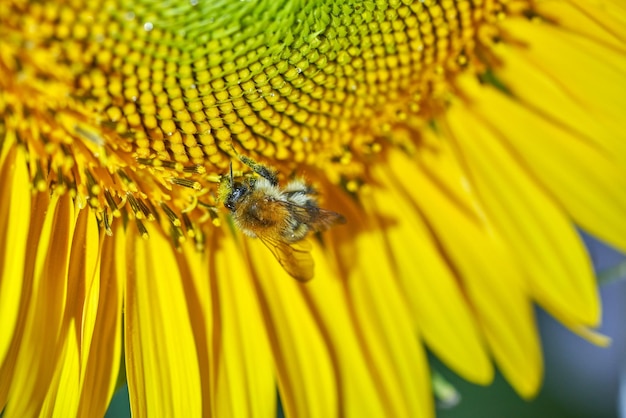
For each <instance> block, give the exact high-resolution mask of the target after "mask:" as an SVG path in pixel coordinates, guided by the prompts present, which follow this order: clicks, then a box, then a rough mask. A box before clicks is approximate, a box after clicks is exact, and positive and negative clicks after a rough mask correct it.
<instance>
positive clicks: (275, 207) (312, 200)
mask: <svg viewBox="0 0 626 418" xmlns="http://www.w3.org/2000/svg"><path fill="white" fill-rule="evenodd" d="M239 158H240V160H241V161H242V162H243V163H244V164H246V165H247V166H248V167H250V168H251V169H252V171H254V172H255V173H256V174H257V175H258V176H247V177H245V178H244V179H243V180H242V181H235V179H234V177H233V168H232V164H231V166H230V176H229V177H223V178H222V182H221V184H220V191H219V198H220V200H221V201H223V202H224V206H226V208H228V209H229V210H230V212H231V215H232V218H233V220H234V223H235V225H236V226H237V227H238V228H239V229H240V230H241V231H242V232H243V233H244V234H246V235H248V236H250V237H256V238H259V239H260V240H261V241H262V242H263V244H265V245H266V246H267V248H269V249H270V251H271V252H272V254H274V257H276V259H277V260H278V262H279V263H280V264H281V265H282V266H283V268H284V269H285V270H286V271H287V273H289V274H290V275H291V276H292V277H294V278H295V279H297V280H300V281H307V280H310V279H312V278H313V267H314V263H313V257H312V256H311V244H310V243H309V242H308V241H307V240H306V239H305V238H306V237H307V235H308V234H309V233H311V232H318V231H324V230H326V229H328V228H330V227H331V226H333V225H334V224H337V223H344V222H345V219H344V217H343V216H342V215H340V214H338V213H336V212H333V211H330V210H326V209H322V208H320V207H319V206H318V203H317V200H316V195H315V190H314V189H313V188H312V187H311V186H310V185H308V184H306V183H305V182H304V181H303V180H293V181H291V182H289V183H288V184H287V185H286V186H285V187H284V188H281V187H279V185H278V177H277V173H276V171H274V170H272V169H270V168H268V167H266V166H264V165H262V164H259V163H257V162H255V161H254V160H252V159H250V158H248V157H245V156H239Z"/></svg>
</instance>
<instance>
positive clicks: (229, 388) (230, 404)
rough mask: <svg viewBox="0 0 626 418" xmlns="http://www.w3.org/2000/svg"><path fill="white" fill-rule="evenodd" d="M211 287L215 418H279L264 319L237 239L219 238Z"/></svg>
mask: <svg viewBox="0 0 626 418" xmlns="http://www.w3.org/2000/svg"><path fill="white" fill-rule="evenodd" d="M215 235H216V236H215V237H214V239H215V241H214V242H213V243H212V244H213V245H212V248H214V250H213V251H211V253H210V259H211V270H210V277H211V286H212V293H213V296H214V298H215V299H214V300H215V307H214V311H213V312H212V313H210V315H211V316H213V317H214V321H215V324H214V326H215V333H214V338H215V341H214V343H213V347H214V349H215V353H214V356H215V358H216V363H215V368H216V370H215V372H214V373H215V374H216V376H215V385H216V387H215V393H214V399H213V402H214V403H215V407H214V416H216V417H242V418H246V417H250V418H252V417H271V416H274V415H276V381H275V378H274V370H273V364H272V356H271V350H270V343H269V340H268V337H267V332H266V329H265V324H264V322H263V314H262V311H261V309H260V307H259V302H258V299H257V295H256V292H255V289H254V283H253V282H252V278H251V273H250V270H249V269H248V265H247V264H246V263H245V262H243V260H242V254H241V250H240V249H239V248H238V247H237V246H236V245H235V240H234V239H233V238H232V236H225V235H222V234H217V233H216V234H215Z"/></svg>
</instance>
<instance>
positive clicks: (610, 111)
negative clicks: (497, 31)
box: [493, 2, 626, 164]
mask: <svg viewBox="0 0 626 418" xmlns="http://www.w3.org/2000/svg"><path fill="white" fill-rule="evenodd" d="M546 3H550V4H554V5H559V9H561V8H565V9H566V10H565V11H570V9H571V7H567V3H564V2H546ZM564 15H565V16H569V14H567V13H564ZM564 19H565V17H564V16H563V15H560V16H559V20H564ZM581 19H584V20H583V21H582V22H579V25H580V26H579V27H581V28H588V27H593V25H594V22H593V21H592V20H590V19H589V18H587V17H584V16H583V17H582V18H581ZM566 21H567V20H566ZM505 28H506V29H507V33H510V34H512V35H514V36H515V38H516V39H524V42H525V43H528V45H527V46H519V45H509V44H507V43H501V44H499V45H497V46H494V48H493V52H494V53H495V54H496V56H497V57H498V58H499V59H501V60H502V63H503V65H502V66H501V67H498V69H497V77H498V78H499V79H501V80H502V81H503V82H504V84H505V85H506V86H507V88H509V89H510V90H511V91H512V93H513V95H514V96H515V97H516V98H517V99H519V100H521V101H522V103H524V104H525V105H526V107H528V109H529V110H532V111H534V112H536V113H537V114H538V116H541V117H543V118H545V119H546V120H548V121H550V122H551V123H553V124H555V125H559V126H560V127H561V128H562V129H563V130H566V131H568V132H570V133H571V134H572V135H575V136H577V137H580V138H581V139H584V140H585V141H586V142H588V143H590V144H596V145H597V147H598V148H600V150H601V151H603V152H604V153H606V154H608V155H610V157H611V158H615V159H616V160H617V161H620V162H621V164H626V141H625V140H624V129H623V111H622V109H624V106H626V97H625V96H626V86H625V85H626V45H625V44H622V50H621V51H616V50H615V48H613V47H608V46H607V45H605V44H604V43H601V42H599V41H597V39H596V38H597V37H591V36H592V35H591V34H588V35H586V36H581V35H577V34H575V33H570V32H568V31H565V30H563V29H561V28H558V27H554V26H551V25H549V24H546V23H543V24H532V23H530V22H528V21H526V20H522V19H511V20H510V21H507V22H506V25H505ZM553 51H559V53H558V54H554V53H553ZM573 68H576V71H572V69H573Z"/></svg>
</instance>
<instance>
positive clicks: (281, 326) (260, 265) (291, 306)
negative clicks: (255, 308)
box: [244, 238, 339, 418]
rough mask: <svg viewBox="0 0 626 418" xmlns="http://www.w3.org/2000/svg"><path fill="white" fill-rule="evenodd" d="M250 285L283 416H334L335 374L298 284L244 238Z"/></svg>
mask: <svg viewBox="0 0 626 418" xmlns="http://www.w3.org/2000/svg"><path fill="white" fill-rule="evenodd" d="M244 243H245V244H246V247H247V248H248V251H249V257H250V260H251V263H252V265H253V266H254V273H253V274H254V276H253V277H254V284H255V288H256V291H257V298H258V299H259V303H260V308H261V311H262V314H263V318H264V321H265V330H266V332H267V333H268V334H269V336H270V342H271V347H272V352H273V358H274V359H275V361H276V365H275V367H276V372H277V374H278V387H279V390H280V393H281V396H282V400H283V406H284V408H285V413H286V415H287V416H293V417H303V418H305V417H325V416H335V415H336V410H337V405H338V401H339V400H338V398H337V389H336V381H337V377H336V375H335V370H334V366H333V362H332V358H331V356H330V353H329V352H328V347H327V346H326V344H325V340H324V336H323V334H322V333H321V332H320V330H319V328H318V326H317V323H316V320H315V318H313V317H312V315H311V312H310V311H309V309H308V306H307V304H306V301H305V300H304V299H303V295H302V293H301V290H300V286H304V285H301V284H299V282H297V281H296V280H294V279H293V278H292V277H290V276H288V275H287V273H285V272H284V271H283V269H282V267H281V266H280V264H278V262H277V261H276V260H275V259H274V258H273V256H272V255H271V253H270V252H269V250H268V249H267V248H265V246H264V245H263V244H262V243H261V242H260V240H255V239H249V238H247V239H245V241H244Z"/></svg>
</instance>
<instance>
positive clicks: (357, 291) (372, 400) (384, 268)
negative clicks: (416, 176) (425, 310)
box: [311, 196, 433, 417]
mask: <svg viewBox="0 0 626 418" xmlns="http://www.w3.org/2000/svg"><path fill="white" fill-rule="evenodd" d="M337 198H339V197H337ZM342 199H345V201H343V202H342V204H341V207H342V208H344V209H346V212H345V213H344V215H345V216H346V218H347V219H348V224H347V225H345V226H342V227H338V228H337V229H336V230H335V231H333V234H332V235H333V236H334V237H335V240H334V246H335V251H336V254H337V257H338V264H339V265H340V266H342V265H343V270H344V273H345V277H346V278H345V279H344V280H345V283H342V282H337V281H335V280H333V281H330V284H333V285H343V287H345V289H344V290H343V292H345V296H344V298H345V301H343V302H342V300H341V299H338V300H336V301H335V300H333V299H331V298H329V297H328V295H333V294H335V293H337V290H335V291H331V290H333V289H332V288H329V289H328V290H327V289H326V288H324V287H322V285H325V286H328V284H327V283H328V282H329V281H328V280H324V277H321V278H320V279H317V278H316V279H315V280H316V282H315V283H312V284H311V290H312V291H315V296H316V299H317V302H318V305H317V307H316V308H317V310H318V311H320V312H321V313H325V315H324V316H323V318H327V319H326V321H321V322H322V323H324V324H331V325H335V323H336V322H338V321H339V318H343V317H344V316H345V317H347V318H350V320H351V322H352V323H348V324H349V326H350V328H347V329H345V330H341V329H337V330H336V331H335V334H334V335H335V336H336V339H335V340H334V341H333V345H332V346H331V347H334V349H335V350H337V352H338V353H340V354H341V355H342V357H340V361H339V362H338V363H339V364H340V365H342V364H343V363H344V362H348V361H351V362H353V363H355V362H356V361H357V360H359V361H361V362H362V364H361V365H359V364H358V363H357V364H356V366H352V367H350V369H357V367H359V368H362V369H363V370H362V372H365V375H364V376H363V378H359V379H358V380H362V382H361V385H363V386H364V385H365V383H368V388H370V387H369V385H372V386H371V389H373V390H375V393H374V394H372V395H369V394H366V395H360V396H361V397H363V398H367V401H365V400H363V401H361V404H360V405H359V406H360V407H362V409H360V408H355V410H354V411H353V412H354V416H367V415H369V414H368V411H380V413H379V414H372V416H396V417H413V416H432V413H433V405H432V393H431V390H430V384H429V380H430V378H429V370H428V365H427V361H426V358H425V354H424V350H423V348H422V347H421V344H420V335H419V330H418V328H417V326H416V324H414V323H413V322H412V321H411V319H412V315H411V312H410V310H409V307H408V303H409V302H408V301H407V299H406V298H405V295H404V294H403V292H402V290H401V288H400V286H399V283H398V281H397V280H396V279H395V278H394V274H393V271H394V269H393V264H392V257H390V254H389V253H387V252H386V251H385V250H386V245H385V237H384V231H385V228H384V227H385V224H384V223H383V222H384V220H382V219H381V220H379V219H378V217H377V216H375V215H374V214H375V213H376V212H375V209H376V208H375V207H374V205H373V203H372V202H371V200H370V199H369V198H368V197H367V196H363V201H362V204H363V208H361V209H359V208H356V207H354V205H353V204H351V202H349V201H348V198H347V197H346V196H342ZM348 208H350V209H348ZM364 212H365V213H370V214H371V215H370V216H368V217H364V216H363V213H364ZM319 258H320V257H316V260H317V259H319ZM330 277H333V276H332V275H331V276H330ZM318 287H319V288H318ZM318 289H319V290H318ZM338 290H339V291H340V290H341V288H339V289H338ZM324 303H325V304H324ZM343 306H347V307H348V309H347V310H346V311H343V312H342V311H341V310H340V309H339V307H343ZM333 318H335V319H333ZM329 328H330V327H329ZM331 329H332V328H331ZM346 341H351V342H357V344H354V345H353V346H352V347H350V346H349V345H348V344H347V343H346ZM349 359H350V360H349ZM340 367H341V366H340ZM350 369H348V370H346V371H345V372H344V375H345V374H346V373H347V374H348V375H350V372H349V370H350ZM354 380H357V379H354ZM353 382H354V381H352V382H351V381H350V380H346V382H345V385H346V386H347V387H348V385H353V384H354V383H353ZM346 391H347V390H346ZM354 402H355V403H357V402H358V401H357V396H355V398H354ZM374 408H376V409H374Z"/></svg>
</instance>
